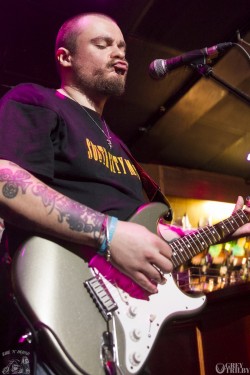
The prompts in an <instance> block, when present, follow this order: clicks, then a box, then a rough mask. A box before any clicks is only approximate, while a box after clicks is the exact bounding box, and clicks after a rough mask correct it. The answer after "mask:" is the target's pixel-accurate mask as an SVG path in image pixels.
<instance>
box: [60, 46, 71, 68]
mask: <svg viewBox="0 0 250 375" xmlns="http://www.w3.org/2000/svg"><path fill="white" fill-rule="evenodd" d="M56 59H57V61H58V64H59V65H61V66H63V67H65V68H66V67H69V66H71V60H72V56H71V54H70V52H69V50H67V49H66V48H64V47H60V48H58V50H57V51H56Z"/></svg>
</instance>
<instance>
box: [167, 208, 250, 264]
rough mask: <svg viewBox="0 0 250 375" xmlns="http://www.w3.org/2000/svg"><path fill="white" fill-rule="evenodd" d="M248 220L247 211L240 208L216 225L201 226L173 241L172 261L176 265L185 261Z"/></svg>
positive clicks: (171, 245)
mask: <svg viewBox="0 0 250 375" xmlns="http://www.w3.org/2000/svg"><path fill="white" fill-rule="evenodd" d="M248 222H249V219H248V216H247V215H246V214H245V212H244V211H243V210H238V211H237V212H236V213H234V214H233V215H232V216H231V217H230V218H228V219H225V220H224V221H221V222H220V223H217V224H215V225H214V226H206V227H204V228H200V229H198V230H197V231H196V232H193V233H191V234H187V235H185V236H184V237H181V238H177V239H176V240H174V241H172V242H171V243H169V245H170V247H171V249H172V252H173V253H172V262H173V265H174V267H177V266H179V265H181V264H183V263H185V262H186V261H187V260H189V259H191V258H192V257H193V256H195V255H197V254H199V253H200V252H202V251H203V250H205V249H207V248H209V246H211V245H213V244H215V243H217V242H219V241H220V240H222V239H223V238H225V237H226V236H227V235H229V234H231V233H233V232H234V231H235V230H236V229H238V228H239V227H241V226H242V225H243V224H246V223H248Z"/></svg>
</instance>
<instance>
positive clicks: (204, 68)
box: [190, 61, 250, 104]
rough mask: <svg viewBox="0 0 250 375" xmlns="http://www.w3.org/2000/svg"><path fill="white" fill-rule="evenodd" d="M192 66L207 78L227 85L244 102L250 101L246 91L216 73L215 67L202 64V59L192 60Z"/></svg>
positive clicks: (224, 85)
mask: <svg viewBox="0 0 250 375" xmlns="http://www.w3.org/2000/svg"><path fill="white" fill-rule="evenodd" d="M190 66H191V67H192V68H194V69H195V70H196V71H197V72H198V73H199V74H200V75H202V76H204V77H206V78H213V80H214V81H216V82H217V83H219V84H220V85H221V86H223V87H226V88H227V89H228V90H229V91H230V92H232V93H233V94H234V95H236V96H237V97H239V98H240V99H242V100H243V101H244V102H246V103H248V104H249V103H250V97H249V96H248V95H247V94H246V93H244V92H243V91H241V90H239V89H237V88H236V87H233V86H232V85H230V84H229V83H228V82H226V81H224V80H223V79H221V78H220V77H218V76H217V75H216V74H214V72H213V68H212V67H211V66H209V65H207V64H201V63H200V61H197V62H192V64H190Z"/></svg>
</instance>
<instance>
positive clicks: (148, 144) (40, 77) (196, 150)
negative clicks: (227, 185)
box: [0, 0, 250, 180]
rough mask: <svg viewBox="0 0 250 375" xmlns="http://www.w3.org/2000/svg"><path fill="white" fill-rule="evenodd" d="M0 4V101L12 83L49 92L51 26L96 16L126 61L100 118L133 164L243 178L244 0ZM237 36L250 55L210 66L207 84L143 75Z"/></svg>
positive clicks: (248, 172)
mask: <svg viewBox="0 0 250 375" xmlns="http://www.w3.org/2000/svg"><path fill="white" fill-rule="evenodd" d="M1 3H2V4H1V13H0V95H2V94H3V93H4V92H5V91H6V90H8V89H9V87H12V86H14V85H16V84H17V83H19V82H36V83H40V84H43V85H46V86H49V87H57V86H58V84H59V82H58V77H57V74H56V71H55V67H54V61H53V48H54V40H55V36H56V32H57V30H58V28H59V26H60V25H61V23H62V22H63V21H64V20H66V19H67V18H69V17H71V16H73V15H75V14H78V13H81V12H85V11H97V12H104V13H106V14H108V15H110V16H112V17H114V18H115V19H116V20H117V21H118V24H119V25H120V26H121V28H122V30H123V32H124V35H125V38H126V40H127V43H128V55H127V58H128V60H129V62H130V72H129V76H128V82H127V91H126V94H125V95H123V96H122V97H121V98H117V99H112V100H110V101H109V103H108V105H107V107H106V110H105V117H106V119H107V120H108V122H109V124H110V126H111V127H112V129H113V130H114V131H115V132H116V133H117V134H118V135H120V136H121V137H122V139H123V140H124V141H125V142H126V143H127V144H128V145H129V146H130V148H131V149H132V151H133V153H134V154H135V156H136V157H137V159H138V160H139V161H140V162H143V163H157V164H162V165H167V166H178V167H184V168H192V169H198V170H206V171H213V172H218V173H222V174H227V175H232V176H238V177H242V178H244V179H246V180H249V179H250V162H247V161H246V156H247V154H248V153H249V152H250V108H249V103H250V101H249V99H248V95H249V96H250V57H249V54H250V46H249V45H248V44H247V42H248V43H250V0H210V1H209V2H206V1H202V0H179V1H178V0H177V1H173V0H172V1H170V0H120V1H118V0H50V1H49V0H2V1H1ZM238 31H239V33H238ZM239 35H240V37H241V39H243V40H244V42H240V44H241V45H242V46H243V47H244V48H245V49H246V50H247V52H248V55H247V54H246V53H244V52H243V50H242V49H240V48H239V47H238V46H237V45H236V46H233V47H232V48H230V50H229V51H227V53H224V54H222V55H221V56H219V57H218V58H217V59H215V60H213V66H212V65H211V64H209V66H208V67H211V68H212V69H211V70H212V75H211V74H210V75H209V76H208V77H204V76H202V75H201V73H200V72H197V70H195V69H194V68H192V67H191V66H182V67H180V68H178V69H175V70H173V71H172V72H171V73H169V74H168V75H167V76H166V77H165V78H164V79H163V80H161V81H154V80H152V79H151V78H150V77H149V75H148V66H149V64H150V63H151V61H153V60H154V59H156V58H162V59H167V58H170V57H174V56H178V55H180V54H182V53H184V52H187V51H192V50H196V49H201V48H204V47H210V46H213V45H215V44H217V43H221V42H228V41H231V42H234V43H239V40H238V36H239ZM221 80H222V81H223V82H224V81H225V82H226V83H227V84H228V85H229V86H230V87H232V89H235V90H237V92H238V91H240V92H243V94H245V99H242V98H241V95H238V96H236V95H235V94H234V93H232V91H229V89H228V88H226V87H225V86H224V85H223V84H222V83H223V82H222V83H221V82H220V81H221ZM218 81H219V82H218Z"/></svg>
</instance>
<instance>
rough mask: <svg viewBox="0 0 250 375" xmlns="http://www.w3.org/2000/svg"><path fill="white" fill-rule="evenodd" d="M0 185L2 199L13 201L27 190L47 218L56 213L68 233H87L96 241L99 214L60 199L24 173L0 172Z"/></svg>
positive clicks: (98, 228) (8, 170) (59, 195)
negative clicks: (0, 183) (43, 210)
mask: <svg viewBox="0 0 250 375" xmlns="http://www.w3.org/2000/svg"><path fill="white" fill-rule="evenodd" d="M0 182H2V183H3V187H2V194H3V196H4V198H7V199H14V198H16V197H17V196H18V194H19V193H21V194H22V195H25V194H27V191H28V190H29V193H31V194H32V196H33V197H37V198H39V200H40V201H41V203H42V205H43V206H44V207H45V208H46V209H48V210H47V214H48V215H50V214H52V213H55V212H56V213H57V221H58V222H59V223H67V225H68V228H69V229H70V230H72V231H75V232H84V233H89V234H92V236H93V238H94V239H96V240H98V239H99V236H100V231H101V227H102V224H103V220H104V215H103V214H101V213H98V212H96V211H94V210H92V209H91V208H89V207H86V206H84V205H82V204H80V203H78V202H75V201H73V200H71V199H70V198H68V197H65V196H63V195H62V194H60V193H58V192H56V191H54V190H52V189H51V188H50V187H48V186H46V185H44V184H43V183H41V182H36V180H35V181H34V180H32V176H31V175H30V174H29V173H28V172H26V171H24V170H20V169H19V170H16V171H13V170H12V169H10V168H3V169H0Z"/></svg>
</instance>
